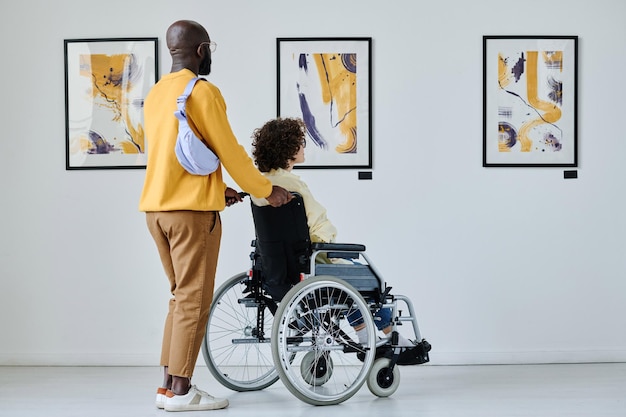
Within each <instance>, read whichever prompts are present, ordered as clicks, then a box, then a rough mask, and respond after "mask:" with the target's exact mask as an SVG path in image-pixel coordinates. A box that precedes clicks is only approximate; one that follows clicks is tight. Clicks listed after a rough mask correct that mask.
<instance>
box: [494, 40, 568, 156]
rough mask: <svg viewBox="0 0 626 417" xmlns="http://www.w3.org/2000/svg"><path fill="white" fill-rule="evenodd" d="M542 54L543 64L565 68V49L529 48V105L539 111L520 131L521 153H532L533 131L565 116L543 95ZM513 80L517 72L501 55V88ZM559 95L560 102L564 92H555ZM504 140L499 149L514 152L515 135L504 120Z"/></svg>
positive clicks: (502, 126) (501, 135)
mask: <svg viewBox="0 0 626 417" xmlns="http://www.w3.org/2000/svg"><path fill="white" fill-rule="evenodd" d="M540 56H541V60H542V62H541V63H542V64H544V65H545V66H546V67H549V68H556V69H557V70H558V71H559V72H561V71H562V70H563V68H562V62H563V54H562V51H552V52H542V53H541V55H540V54H539V52H538V51H526V53H525V58H524V59H523V60H524V61H525V62H524V72H525V82H526V97H525V100H526V102H527V104H528V105H529V106H530V107H532V108H533V109H534V111H536V112H537V116H536V117H533V118H530V119H527V120H525V121H524V122H523V123H522V125H521V126H520V128H519V131H518V132H517V137H516V139H517V140H518V141H519V143H520V151H521V152H531V151H532V150H533V140H532V139H531V137H530V136H531V135H530V133H531V131H532V130H533V129H534V128H536V127H538V126H540V125H544V124H553V123H556V122H557V121H558V120H560V119H561V109H560V107H559V106H558V105H557V104H556V103H555V102H553V101H546V100H542V99H541V97H540V94H539V86H538V82H539V75H538V69H539V64H540V62H539V59H540V58H539V57H540ZM512 82H513V72H512V71H511V68H510V67H509V64H508V63H507V60H506V59H505V58H504V57H503V56H502V54H498V85H499V88H500V89H501V90H507V87H508V86H509V85H510V84H511V83H512ZM555 94H557V95H558V97H557V101H558V100H560V98H561V96H560V95H561V94H562V93H561V91H560V90H558V91H556V92H555ZM498 133H499V135H498V137H499V138H500V140H499V141H498V150H499V151H500V152H510V151H511V146H510V142H509V139H510V137H511V134H510V132H509V129H508V127H507V124H505V123H501V124H500V126H499V132H498Z"/></svg>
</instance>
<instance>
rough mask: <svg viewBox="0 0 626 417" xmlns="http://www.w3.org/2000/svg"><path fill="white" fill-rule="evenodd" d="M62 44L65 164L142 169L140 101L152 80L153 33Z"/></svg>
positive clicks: (143, 148)
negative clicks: (135, 36) (144, 36)
mask: <svg viewBox="0 0 626 417" xmlns="http://www.w3.org/2000/svg"><path fill="white" fill-rule="evenodd" d="M64 43H65V45H64V46H65V132H66V135H65V136H66V139H65V140H66V143H65V146H66V164H65V168H66V169H67V170H74V169H112V168H145V166H146V152H147V150H146V145H145V137H144V130H143V102H144V99H145V97H146V95H147V94H148V91H149V90H150V88H152V86H153V85H154V84H155V83H156V82H157V79H158V67H157V63H158V49H157V43H158V42H157V38H113V39H66V40H65V41H64Z"/></svg>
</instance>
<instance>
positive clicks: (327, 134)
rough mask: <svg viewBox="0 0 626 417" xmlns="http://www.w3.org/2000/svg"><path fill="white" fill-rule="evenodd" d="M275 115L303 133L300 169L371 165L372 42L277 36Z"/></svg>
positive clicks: (359, 39) (366, 40)
mask: <svg viewBox="0 0 626 417" xmlns="http://www.w3.org/2000/svg"><path fill="white" fill-rule="evenodd" d="M276 48H277V74H278V82H277V85H278V92H277V104H278V109H277V114H278V116H279V117H297V118H301V119H302V120H303V121H304V124H305V126H306V131H307V148H306V162H305V163H303V164H299V165H297V167H300V168H371V167H372V96H371V90H372V38H278V39H277V40H276Z"/></svg>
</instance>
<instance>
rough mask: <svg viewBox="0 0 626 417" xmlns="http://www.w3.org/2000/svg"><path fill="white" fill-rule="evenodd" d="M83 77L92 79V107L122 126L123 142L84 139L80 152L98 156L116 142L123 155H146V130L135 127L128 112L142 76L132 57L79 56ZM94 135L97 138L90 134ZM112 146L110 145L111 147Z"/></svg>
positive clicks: (111, 139) (83, 137) (138, 126)
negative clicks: (106, 146)
mask: <svg viewBox="0 0 626 417" xmlns="http://www.w3.org/2000/svg"><path fill="white" fill-rule="evenodd" d="M79 59H80V75H81V76H83V77H89V78H91V79H92V89H91V95H92V98H93V103H94V105H95V106H98V107H100V108H102V109H104V110H106V111H107V112H108V113H110V114H111V116H110V117H111V120H112V121H113V122H115V123H118V124H119V125H120V126H122V128H123V130H124V132H125V137H123V138H102V137H98V138H94V137H93V136H92V137H87V136H82V137H81V138H80V148H81V150H82V151H83V152H89V153H98V152H99V151H98V149H97V148H100V147H101V146H103V145H104V144H105V143H106V142H108V143H109V144H110V143H111V142H113V141H114V142H115V146H116V147H117V148H118V150H119V151H121V152H122V153H124V154H138V153H144V152H145V138H144V131H143V126H142V124H141V123H140V122H138V123H136V126H135V124H134V123H133V120H132V117H131V112H129V106H130V105H132V103H129V97H130V95H129V92H130V91H131V90H132V89H133V88H134V87H135V85H134V84H135V79H136V78H137V76H139V74H138V72H139V69H138V66H137V64H136V62H135V56H134V55H133V54H116V55H105V54H85V55H80V57H79ZM91 135H94V134H91ZM109 146H110V145H109Z"/></svg>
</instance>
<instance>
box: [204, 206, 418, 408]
mask: <svg viewBox="0 0 626 417" xmlns="http://www.w3.org/2000/svg"><path fill="white" fill-rule="evenodd" d="M252 215H253V219H254V224H255V235H256V236H255V240H254V241H253V242H252V247H253V251H252V253H251V254H250V262H251V268H250V269H249V270H248V271H246V272H242V273H240V274H237V275H235V276H233V277H231V278H230V279H228V280H227V281H226V282H224V283H223V284H222V285H221V286H220V287H219V288H218V289H217V290H216V292H215V294H214V298H213V303H212V305H211V310H210V315H209V321H208V323H207V329H206V335H205V338H204V340H203V343H202V354H203V357H204V360H205V362H206V365H207V367H208V369H209V371H210V372H211V374H212V375H213V376H214V377H215V378H216V379H217V381H219V382H220V383H221V384H222V385H224V386H225V387H227V388H230V389H232V390H234V391H240V392H243V391H255V390H262V389H264V388H267V387H269V386H270V385H272V384H274V383H275V382H276V381H278V380H279V379H280V380H281V381H282V383H283V384H284V385H285V387H286V388H287V389H288V390H289V391H290V392H291V393H292V394H293V395H294V396H296V397H297V398H298V399H300V400H302V401H304V402H306V403H308V404H311V405H332V404H339V403H341V402H343V401H346V400H347V399H349V398H350V397H352V396H353V395H354V394H355V393H356V392H358V391H359V389H360V388H361V387H362V386H363V385H364V384H367V386H368V388H369V390H370V391H371V392H372V393H373V394H374V395H376V396H378V397H388V396H390V395H392V394H393V393H394V392H395V391H396V390H397V388H398V386H399V383H400V372H399V369H398V366H397V359H398V356H399V352H400V347H398V346H397V343H398V341H397V340H398V337H397V336H398V333H397V327H398V326H401V325H403V324H405V323H410V325H411V327H412V330H413V333H414V335H415V340H416V343H417V346H418V347H419V349H420V351H419V358H418V362H417V363H426V362H428V361H429V354H428V352H429V351H430V344H429V343H428V342H427V341H426V340H425V339H423V338H422V336H421V334H420V330H419V326H418V323H417V319H416V316H415V311H414V307H413V304H412V303H411V301H410V300H409V299H408V298H407V297H405V296H402V295H392V294H391V292H390V290H391V287H387V286H386V284H385V282H384V281H383V280H382V278H381V275H380V274H379V273H378V271H377V270H376V268H375V267H374V265H373V263H372V262H371V261H370V259H369V258H368V257H367V255H366V254H365V246H364V245H361V244H348V243H312V242H311V241H310V237H309V230H308V226H307V219H306V213H305V210H304V203H303V201H302V197H301V196H299V195H298V194H294V198H293V199H292V200H291V202H289V203H288V204H285V205H283V206H281V207H277V208H274V207H271V206H265V207H259V206H255V205H254V204H252ZM320 254H325V256H326V258H343V259H347V260H348V261H346V262H342V263H316V257H318V256H319V255H320ZM403 307H404V309H402V308H403ZM381 308H388V309H391V312H392V315H391V316H392V329H393V331H392V332H391V333H390V334H389V335H385V337H382V338H381V337H378V336H377V328H376V326H375V323H374V316H373V313H375V312H376V311H378V310H379V309H381ZM355 318H360V319H361V320H362V322H363V324H364V325H365V327H366V329H367V339H368V340H367V343H364V344H361V343H359V342H358V338H357V336H356V332H355V330H354V327H353V325H354V321H355ZM382 353H384V354H382Z"/></svg>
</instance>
